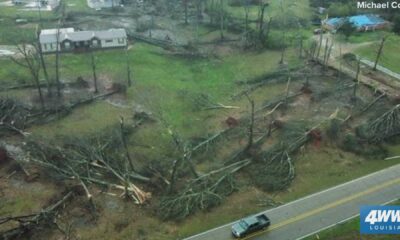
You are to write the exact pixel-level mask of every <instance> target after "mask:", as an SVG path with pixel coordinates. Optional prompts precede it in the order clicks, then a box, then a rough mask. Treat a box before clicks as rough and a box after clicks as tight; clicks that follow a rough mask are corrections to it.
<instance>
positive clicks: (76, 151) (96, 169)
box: [24, 123, 151, 204]
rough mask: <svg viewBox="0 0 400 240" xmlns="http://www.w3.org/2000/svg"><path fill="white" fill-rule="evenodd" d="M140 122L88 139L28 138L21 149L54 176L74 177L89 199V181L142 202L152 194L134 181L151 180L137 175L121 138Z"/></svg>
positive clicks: (138, 202)
mask: <svg viewBox="0 0 400 240" xmlns="http://www.w3.org/2000/svg"><path fill="white" fill-rule="evenodd" d="M137 126H139V123H137V124H136V125H134V126H129V127H126V126H125V127H124V128H123V129H122V127H121V129H118V128H114V129H111V130H109V131H105V132H104V133H103V134H99V135H96V136H93V137H88V138H75V137H62V138H60V139H59V141H60V144H59V145H54V144H53V143H52V142H48V141H43V140H39V139H28V140H27V141H26V142H25V144H24V150H25V151H26V152H27V154H28V156H27V157H28V158H29V159H30V161H32V162H33V163H37V164H39V165H41V166H43V167H45V168H47V169H49V171H48V174H49V175H51V176H54V177H55V178H61V179H74V180H76V181H77V182H78V183H79V184H80V185H81V186H82V188H83V189H84V190H85V192H86V195H87V197H88V199H89V200H90V199H91V198H92V194H91V193H90V190H89V187H88V185H89V184H92V183H93V184H97V185H100V186H103V187H109V188H111V189H115V190H117V191H119V192H121V194H120V195H121V196H125V197H129V198H132V199H133V201H134V202H135V203H136V204H143V203H145V202H146V201H147V200H149V199H150V197H151V194H150V193H149V192H146V191H144V190H142V189H141V188H140V187H139V186H138V185H136V184H135V183H134V181H140V182H150V178H148V177H146V176H142V175H141V174H139V173H138V172H137V171H136V169H135V167H134V163H133V160H132V159H131V158H130V155H129V152H128V150H127V149H124V148H123V146H124V143H123V142H124V141H125V140H124V139H125V137H126V135H127V134H129V133H131V132H132V131H133V130H134V129H135V128H136V127H137Z"/></svg>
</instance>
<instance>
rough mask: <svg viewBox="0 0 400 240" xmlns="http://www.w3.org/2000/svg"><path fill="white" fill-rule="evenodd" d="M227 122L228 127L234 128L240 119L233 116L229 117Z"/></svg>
mask: <svg viewBox="0 0 400 240" xmlns="http://www.w3.org/2000/svg"><path fill="white" fill-rule="evenodd" d="M225 123H226V125H228V127H230V128H234V127H236V126H237V125H239V120H237V119H236V118H233V117H228V118H227V119H226V120H225Z"/></svg>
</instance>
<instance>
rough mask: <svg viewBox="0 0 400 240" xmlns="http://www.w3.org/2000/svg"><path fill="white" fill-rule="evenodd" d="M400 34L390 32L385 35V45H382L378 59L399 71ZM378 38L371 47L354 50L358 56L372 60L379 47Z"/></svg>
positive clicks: (385, 65) (383, 64)
mask: <svg viewBox="0 0 400 240" xmlns="http://www.w3.org/2000/svg"><path fill="white" fill-rule="evenodd" d="M399 41H400V36H398V35H395V34H390V35H388V37H387V40H386V42H385V45H384V47H383V54H382V57H381V58H380V60H379V64H380V65H382V66H384V67H386V68H388V69H390V70H392V71H394V72H397V73H400V65H399V62H400V54H399V53H400V45H399ZM379 44H380V42H379V40H378V42H377V43H375V44H373V45H372V47H371V46H368V47H361V48H360V49H357V50H356V53H357V54H359V55H360V56H362V57H364V58H367V59H369V60H371V61H374V60H375V58H376V54H377V52H378V49H379Z"/></svg>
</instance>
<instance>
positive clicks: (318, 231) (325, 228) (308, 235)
mask: <svg viewBox="0 0 400 240" xmlns="http://www.w3.org/2000/svg"><path fill="white" fill-rule="evenodd" d="M398 200H399V199H393V200H390V201H388V202H385V203H383V204H380V205H388V204H390V203H392V202H396V201H398ZM359 215H360V214H359V213H357V214H355V215H353V216H351V217H349V218H346V219H344V220H341V221H340V222H337V223H334V224H331V225H329V226H326V227H323V228H321V229H319V230H317V231H314V232H312V233H309V234H307V235H304V236H302V237H299V238H297V239H296V240H302V239H304V238H307V237H310V236H312V235H315V234H318V233H320V232H322V231H324V230H327V229H329V228H332V227H335V226H338V225H340V224H343V223H345V222H347V221H350V220H351V219H353V218H356V217H358V216H359Z"/></svg>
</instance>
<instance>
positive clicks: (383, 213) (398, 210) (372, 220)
mask: <svg viewBox="0 0 400 240" xmlns="http://www.w3.org/2000/svg"><path fill="white" fill-rule="evenodd" d="M360 232H361V233H363V234H400V206H363V207H361V209H360Z"/></svg>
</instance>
